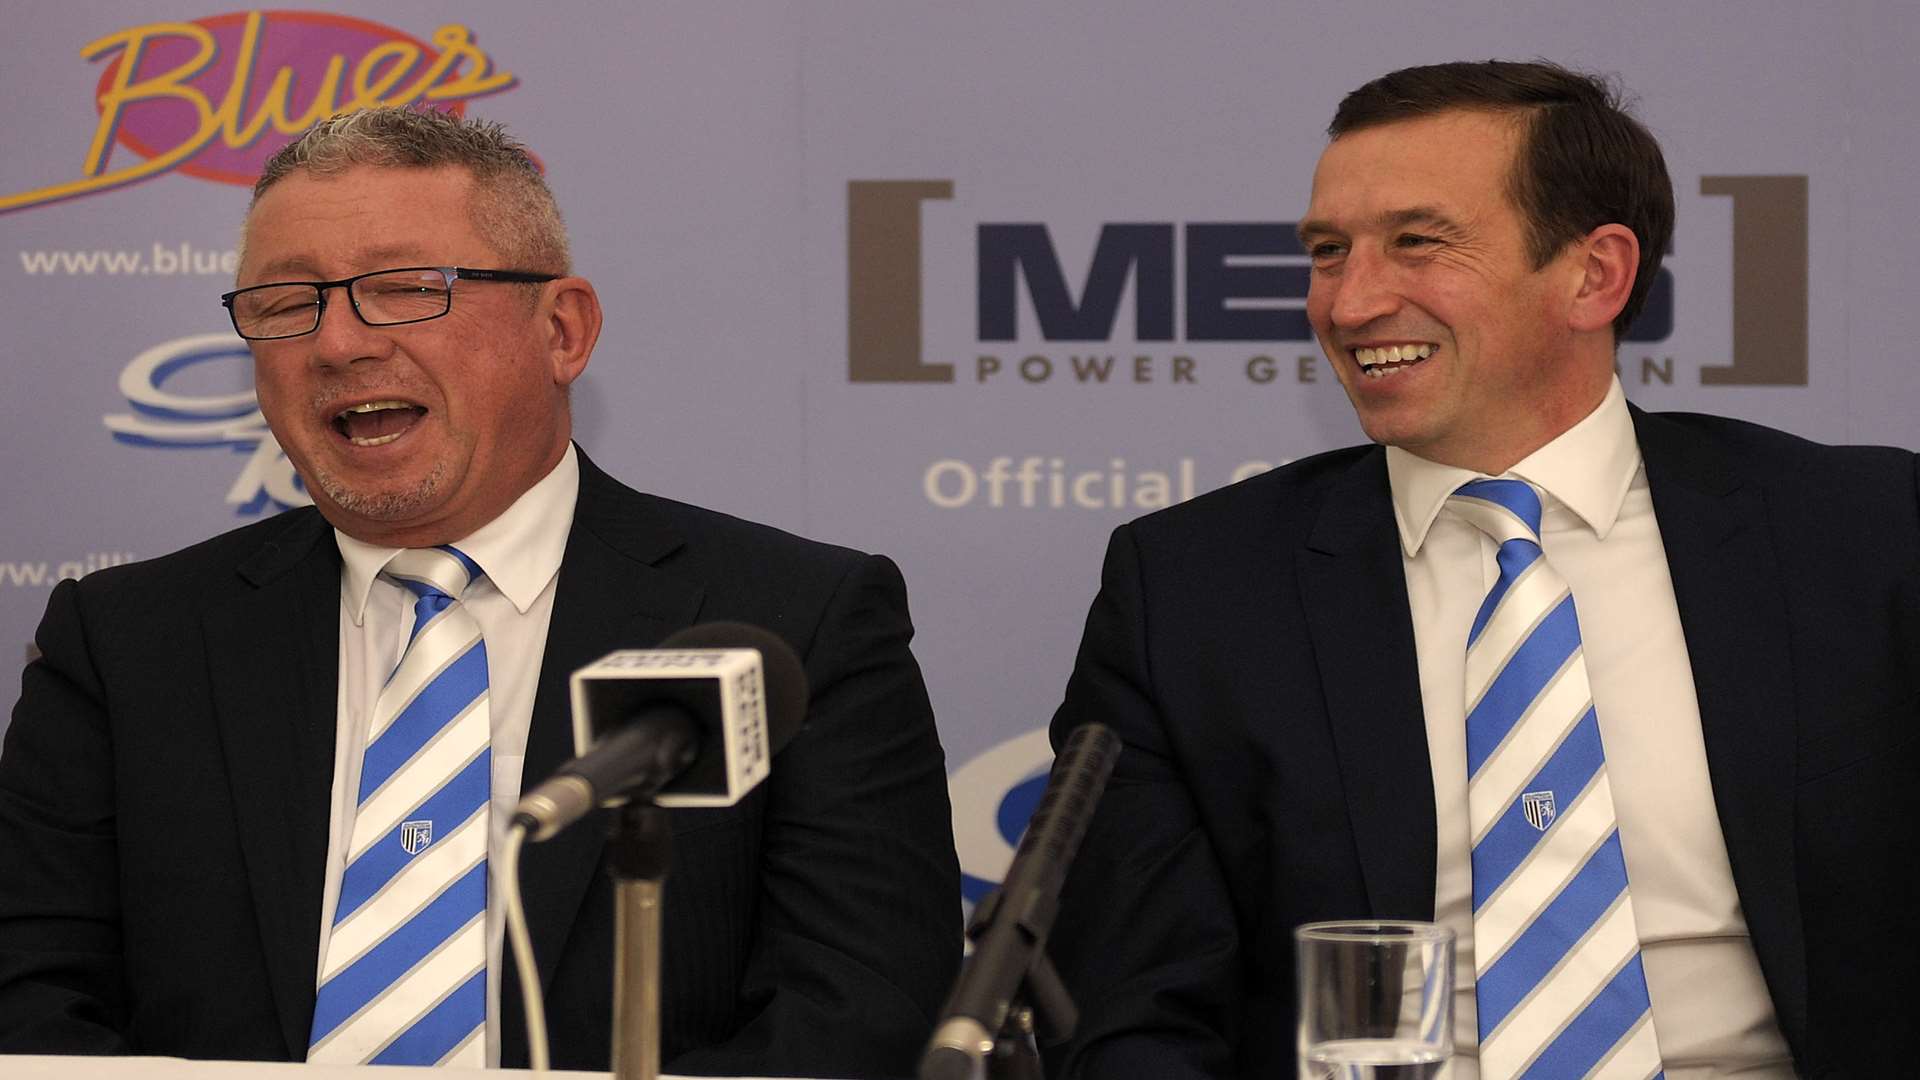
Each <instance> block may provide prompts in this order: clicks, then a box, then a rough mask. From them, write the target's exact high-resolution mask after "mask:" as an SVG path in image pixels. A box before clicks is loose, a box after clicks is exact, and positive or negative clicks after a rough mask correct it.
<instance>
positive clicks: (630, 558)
mask: <svg viewBox="0 0 1920 1080" xmlns="http://www.w3.org/2000/svg"><path fill="white" fill-rule="evenodd" d="M681 543H682V542H681V539H680V537H679V535H678V534H677V533H676V532H675V531H674V530H673V529H671V528H670V527H669V526H668V525H667V524H666V523H665V522H664V521H662V520H660V516H659V515H658V513H657V512H654V511H652V510H651V509H649V508H648V507H647V505H646V503H645V500H644V499H643V497H642V496H640V495H638V494H637V493H635V492H633V491H631V490H629V489H627V488H626V487H624V486H622V485H620V484H619V483H617V482H615V481H614V480H612V479H611V478H609V477H608V476H607V475H606V474H605V473H603V472H601V471H600V470H599V469H598V468H596V467H595V466H594V465H593V463H592V462H590V461H588V460H587V457H586V455H585V454H581V455H580V499H579V503H578V505H577V507H576V509H575V511H574V521H573V529H572V531H571V532H570V533H569V534H568V537H567V550H566V555H565V557H564V558H563V560H562V562H561V565H560V580H559V584H558V586H557V591H556V593H555V594H554V602H553V619H552V622H551V624H550V626H549V628H548V631H547V648H546V653H545V656H544V657H543V658H542V660H541V664H540V681H539V685H538V688H537V689H536V691H535V696H534V703H533V723H532V727H531V728H530V729H529V730H528V733H527V756H526V763H525V765H524V767H523V770H522V773H521V777H522V779H521V790H523V791H525V790H527V789H530V788H532V787H534V786H536V785H537V784H539V783H540V782H541V781H543V780H545V779H547V777H549V776H550V775H552V773H553V771H554V770H555V769H557V768H559V767H560V766H561V765H562V764H564V763H565V762H566V761H567V760H569V759H570V758H572V757H573V756H574V746H573V721H572V705H571V702H570V699H569V694H568V680H569V676H570V675H571V674H572V673H573V672H574V670H575V669H577V668H580V667H583V666H585V665H586V664H589V663H591V662H593V661H594V660H597V659H599V658H600V657H601V656H604V655H605V654H607V653H608V652H611V651H613V650H615V649H637V648H648V647H650V646H653V645H657V644H659V643H660V641H661V640H662V639H663V638H665V637H666V636H667V635H669V634H671V633H672V632H673V631H675V630H678V629H681V628H683V627H685V626H688V625H690V624H691V623H692V622H693V621H694V618H695V616H696V615H698V613H699V610H700V603H701V599H702V597H703V595H704V593H703V590H702V589H701V588H700V587H699V586H698V585H695V584H692V583H690V582H688V581H686V580H685V579H683V578H680V577H676V576H673V575H671V574H668V573H666V572H664V571H662V570H660V569H658V568H656V567H655V566H654V565H653V564H654V563H656V562H658V561H659V560H660V559H662V558H664V557H666V556H667V555H668V554H670V553H671V552H673V551H674V550H676V549H677V548H679V547H680V546H681ZM602 833H603V830H601V829H599V828H597V827H596V825H595V823H594V822H582V823H581V824H579V825H576V826H575V827H573V828H572V829H569V830H567V831H566V832H563V833H561V834H560V835H558V836H556V837H554V838H553V839H551V840H548V841H546V842H545V843H541V844H535V845H529V846H528V847H527V848H526V849H525V853H524V854H523V855H522V857H521V873H520V879H521V883H522V890H523V894H524V895H523V899H524V900H525V904H526V911H527V923H528V930H529V932H530V933H531V935H532V937H533V948H534V956H535V957H536V958H537V962H538V964H539V965H540V982H541V985H542V986H543V987H550V986H551V984H552V981H553V972H554V966H555V965H556V964H557V963H558V962H559V959H560V956H561V954H562V952H563V951H564V950H565V947H566V944H567V935H568V933H569V931H570V930H571V929H572V927H573V925H574V915H575V912H577V911H578V910H579V908H580V905H581V903H582V901H583V900H584V898H585V897H586V894H587V890H588V888H589V886H591V885H592V883H593V877H594V874H595V872H596V870H597V868H598V867H599V864H600V853H601V849H602V847H603V846H604V842H605V838H604V836H603V835H602ZM505 964H506V968H505V972H504V974H503V978H502V981H501V1010H500V1015H501V1017H502V1018H503V1019H511V1021H512V1022H509V1023H506V1024H505V1025H504V1030H505V1035H506V1044H505V1045H504V1046H503V1053H502V1060H506V1061H514V1060H519V1058H520V1057H522V1056H524V1054H525V1049H524V1046H525V1030H524V1028H522V1027H520V1026H519V1024H518V1022H517V1020H518V1017H519V1016H520V1015H521V1012H522V1008H521V1004H520V1001H521V998H520V988H519V985H518V983H517V981H516V977H515V976H514V975H513V973H512V972H513V960H512V957H511V955H510V954H509V955H508V956H506V957H505ZM516 1054H517V1055H518V1056H516Z"/></svg>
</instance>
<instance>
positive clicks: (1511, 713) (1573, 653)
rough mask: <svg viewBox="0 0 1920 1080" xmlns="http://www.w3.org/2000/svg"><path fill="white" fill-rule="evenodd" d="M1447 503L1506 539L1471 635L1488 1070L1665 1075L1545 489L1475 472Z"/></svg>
mask: <svg viewBox="0 0 1920 1080" xmlns="http://www.w3.org/2000/svg"><path fill="white" fill-rule="evenodd" d="M1448 506H1449V507H1450V508H1451V509H1452V510H1453V511H1454V512H1455V513H1457V514H1459V515H1460V516H1461V517H1463V518H1465V519H1466V520H1467V521H1469V522H1471V523H1472V524H1473V525H1474V526H1475V527H1476V528H1478V529H1480V530H1481V531H1482V532H1484V533H1486V534H1487V535H1488V536H1489V537H1491V538H1492V539H1493V541H1494V543H1496V544H1498V545H1499V552H1498V555H1497V557H1496V561H1497V563H1498V566H1499V576H1498V579H1497V580H1496V581H1495V582H1494V585H1493V588H1492V590H1491V591H1490V592H1489V593H1488V594H1487V598H1486V600H1485V602H1484V603H1482V605H1481V607H1480V610H1479V613H1478V614H1477V615H1476V616H1475V618H1474V621H1473V626H1472V628H1471V630H1470V631H1469V633H1468V638H1467V657H1466V664H1467V672H1466V694H1467V771H1468V785H1467V800H1468V814H1467V817H1468V822H1469V825H1470V828H1471V833H1472V843H1473V855H1472V860H1473V934H1474V950H1473V951H1474V968H1475V999H1476V1004H1477V1007H1478V1015H1479V1027H1480V1075H1481V1076H1482V1077H1483V1078H1484V1080H1508V1078H1512V1077H1527V1078H1535V1077H1539V1078H1559V1077H1607V1078H1611V1077H1622V1078H1632V1080H1646V1078H1647V1077H1654V1076H1662V1075H1663V1073H1662V1069H1661V1063H1660V1050H1659V1045H1658V1043H1657V1042H1656V1040H1655V1035H1654V1028H1653V1016H1652V1012H1651V1010H1650V1007H1649V1003H1648V999H1647V984H1646V978H1645V975H1644V974H1643V972H1642V970H1641V965H1640V941H1639V936H1638V931H1637V929H1636V927H1635V925H1634V918H1633V899H1632V896H1631V895H1630V893H1629V892H1628V888H1627V868H1626V862H1625V860H1624V859H1623V858H1622V856H1621V851H1620V831H1619V828H1618V826H1617V824H1616V823H1615V820H1614V810H1613V795H1612V791H1611V789H1610V788H1609V787H1608V783H1607V765H1606V758H1605V755H1604V754H1603V752H1602V748H1601V745H1600V726H1599V721H1598V719H1597V716H1596V714H1595V712H1594V707H1593V692H1592V689H1591V687H1590V685H1589V684H1588V681H1587V669H1586V660H1585V657H1584V655H1583V652H1582V649H1581V644H1580V626H1579V622H1578V620H1577V618H1576V617H1575V614H1574V605H1573V594H1572V591H1571V590H1570V589H1569V588H1568V586H1567V582H1566V580H1565V579H1564V578H1562V577H1561V576H1560V575H1559V574H1557V573H1555V572H1554V570H1553V568H1552V567H1551V566H1549V565H1548V564H1547V561H1546V559H1545V558H1543V557H1542V555H1541V551H1540V513H1541V508H1540V497H1539V495H1538V494H1537V493H1536V492H1535V491H1534V490H1533V488H1532V487H1530V486H1529V485H1528V484H1526V483H1525V482H1523V481H1520V480H1475V481H1471V482H1469V483H1467V484H1465V485H1463V486H1462V487H1461V488H1460V489H1459V490H1458V491H1456V492H1455V493H1454V494H1453V495H1452V496H1451V497H1450V498H1449V499H1448Z"/></svg>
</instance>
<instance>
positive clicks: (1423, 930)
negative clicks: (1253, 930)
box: [1293, 922, 1453, 1080]
mask: <svg viewBox="0 0 1920 1080" xmlns="http://www.w3.org/2000/svg"><path fill="white" fill-rule="evenodd" d="M1293 941H1294V956H1295V960H1296V962H1297V965H1298V968H1299V986H1298V988H1297V989H1298V994H1299V997H1298V1005H1299V1010H1300V1026H1299V1029H1298V1039H1299V1041H1298V1049H1297V1053H1298V1055H1299V1061H1300V1078H1301V1080H1431V1078H1433V1077H1436V1076H1438V1075H1440V1070H1441V1069H1442V1068H1444V1067H1445V1066H1446V1063H1447V1058H1448V1057H1449V1056H1450V1055H1451V1054H1452V1053H1453V931H1452V930H1449V929H1447V928H1446V927H1444V926H1435V925H1434V924H1432V923H1422V922H1322V923H1308V924H1306V925H1305V926H1302V927H1299V928H1298V929H1296V930H1294V932H1293Z"/></svg>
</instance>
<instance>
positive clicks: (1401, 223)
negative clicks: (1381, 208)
mask: <svg viewBox="0 0 1920 1080" xmlns="http://www.w3.org/2000/svg"><path fill="white" fill-rule="evenodd" d="M1380 223H1381V225H1383V226H1385V227H1386V228H1389V229H1398V228H1403V227H1405V226H1408V225H1425V226H1427V227H1428V228H1432V229H1440V230H1443V231H1446V232H1455V231H1458V230H1459V228H1460V225H1459V223H1458V222H1456V221H1454V220H1453V219H1452V218H1450V217H1448V216H1447V215H1446V214H1445V213H1444V212H1443V211H1441V210H1440V209H1439V208H1438V207H1433V206H1409V207H1407V208H1406V209H1405V210H1394V211H1391V212H1389V213H1386V214H1382V215H1381V216H1380Z"/></svg>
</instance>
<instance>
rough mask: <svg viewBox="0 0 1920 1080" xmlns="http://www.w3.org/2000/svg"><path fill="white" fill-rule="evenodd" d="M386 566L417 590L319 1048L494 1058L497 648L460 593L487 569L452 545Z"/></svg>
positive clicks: (374, 758)
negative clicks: (492, 848)
mask: <svg viewBox="0 0 1920 1080" xmlns="http://www.w3.org/2000/svg"><path fill="white" fill-rule="evenodd" d="M383 573H384V574H385V575H386V576H387V577H389V578H391V579H393V580H394V581H396V582H398V583H399V584H401V585H403V586H405V587H406V588H407V589H408V590H409V591H411V592H412V593H413V594H414V596H415V597H416V598H417V599H416V600H415V602H414V606H413V618H414V622H413V634H412V637H411V638H410V639H409V640H408V643H407V649H406V653H405V655H403V656H402V657H401V658H400V666H399V667H398V668H396V669H394V672H393V675H392V676H391V677H390V678H389V679H388V680H387V684H386V686H385V687H383V688H382V689H381V691H380V699H379V701H378V702H376V703H375V705H374V709H373V718H372V722H371V723H370V724H369V725H368V729H367V742H366V753H365V756H364V758H363V759H362V763H361V766H360V792H359V810H358V811H357V812H356V813H355V815H354V821H353V838H352V841H351V842H350V844H349V846H348V853H347V868H346V872H345V874H344V875H343V876H342V877H341V880H340V900H339V904H338V906H337V907H336V908H335V910H334V916H333V931H332V933H331V935H330V936H329V938H328V940H327V950H326V962H325V964H324V966H323V968H322V971H321V975H320V992H319V995H318V999H317V1000H316V1002H315V1004H314V1010H313V1034H312V1037H311V1041H310V1046H309V1048H308V1052H307V1060H308V1061H318V1062H328V1063H336V1064H346V1063H351V1064H362V1063H366V1064H374V1065H434V1064H451V1065H463V1066H472V1067H476V1068H478V1067H483V1066H485V1064H486V1038H485V1033H486V999H487V937H486V911H487V801H488V797H489V792H490V790H491V785H492V760H493V755H492V753H491V751H490V749H489V739H490V737H491V725H490V721H489V719H488V713H487V648H486V644H485V642H483V641H482V640H481V639H480V627H479V624H477V623H475V622H474V620H473V616H472V615H470V614H468V613H467V612H466V610H465V609H463V608H462V607H461V606H460V604H459V597H460V594H461V592H462V591H464V590H465V589H466V588H467V585H468V584H469V582H471V581H473V580H477V579H478V578H480V577H481V576H482V572H481V570H480V568H479V566H477V565H476V564H475V563H474V562H473V560H471V559H469V558H467V557H466V556H465V555H463V554H461V553H460V552H458V551H456V550H454V549H453V548H450V547H442V548H427V549H420V550H409V551H402V552H400V553H399V554H397V555H395V556H394V557H393V559H392V561H390V562H389V563H388V564H387V568H386V570H385V571H383Z"/></svg>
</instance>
